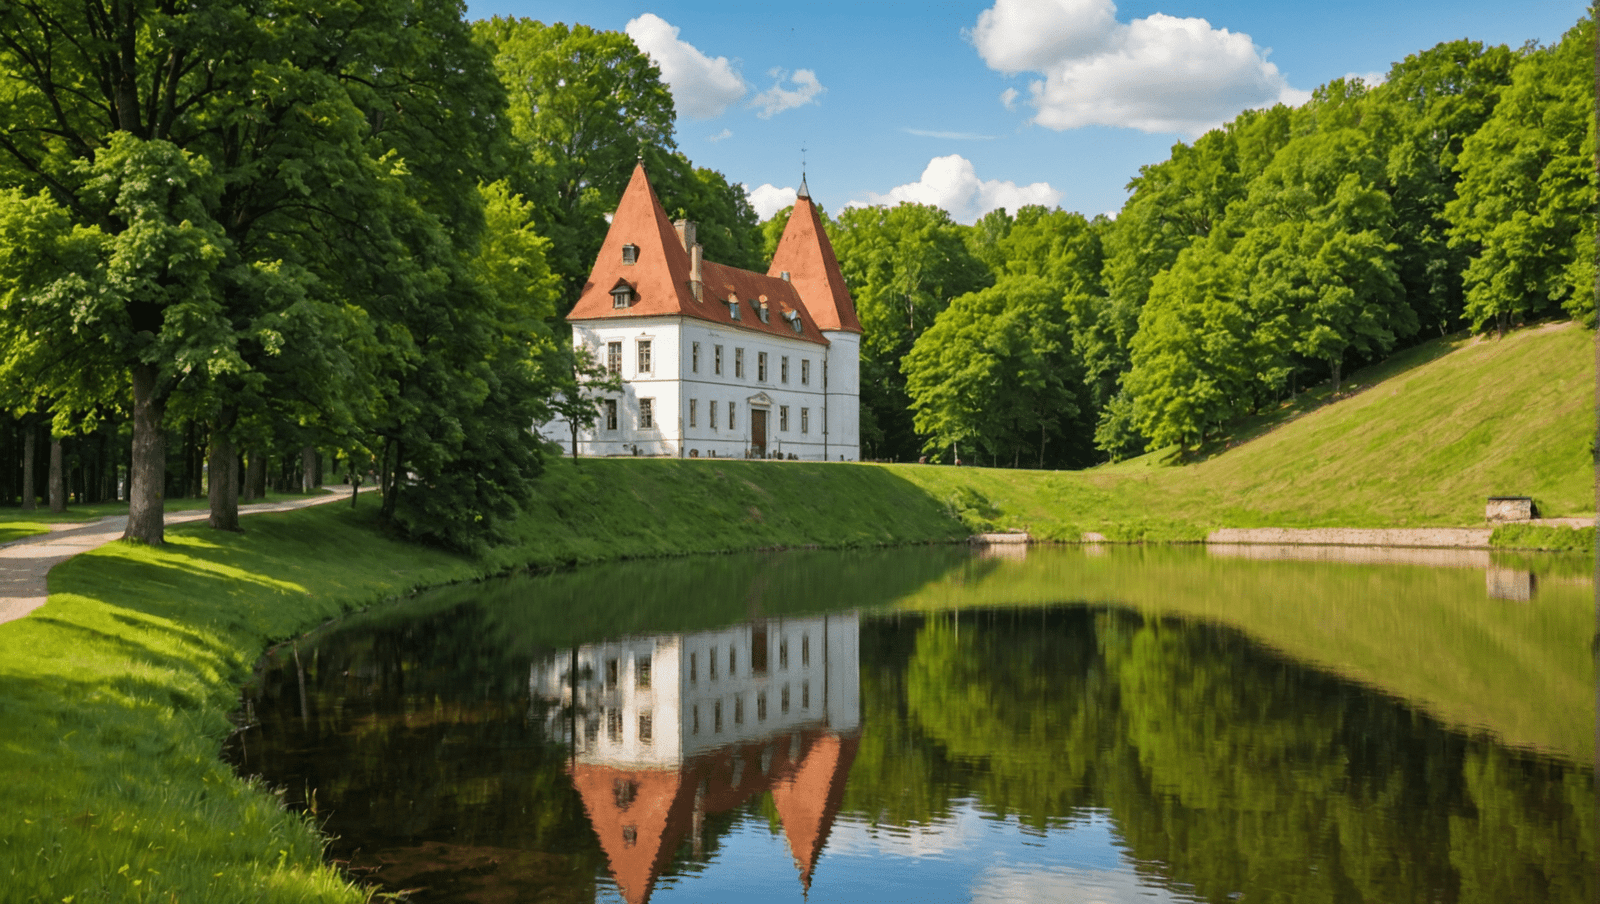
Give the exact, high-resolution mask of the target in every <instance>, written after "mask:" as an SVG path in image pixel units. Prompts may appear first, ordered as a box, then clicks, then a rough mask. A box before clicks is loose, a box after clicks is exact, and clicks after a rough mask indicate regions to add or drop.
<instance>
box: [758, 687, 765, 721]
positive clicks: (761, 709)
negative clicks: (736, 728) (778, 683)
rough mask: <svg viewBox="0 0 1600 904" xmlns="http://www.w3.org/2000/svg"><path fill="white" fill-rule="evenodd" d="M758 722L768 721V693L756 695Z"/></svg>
mask: <svg viewBox="0 0 1600 904" xmlns="http://www.w3.org/2000/svg"><path fill="white" fill-rule="evenodd" d="M756 721H757V722H765V721H767V693H766V691H762V692H761V693H759V694H756Z"/></svg>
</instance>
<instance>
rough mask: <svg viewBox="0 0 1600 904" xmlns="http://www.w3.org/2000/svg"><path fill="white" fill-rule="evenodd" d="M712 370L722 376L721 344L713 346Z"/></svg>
mask: <svg viewBox="0 0 1600 904" xmlns="http://www.w3.org/2000/svg"><path fill="white" fill-rule="evenodd" d="M711 372H712V373H714V374H716V375H717V376H719V377H720V376H722V346H720V345H714V346H712V347H711Z"/></svg>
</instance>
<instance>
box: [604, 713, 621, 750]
mask: <svg viewBox="0 0 1600 904" xmlns="http://www.w3.org/2000/svg"><path fill="white" fill-rule="evenodd" d="M606 737H607V738H610V739H611V743H613V744H621V743H622V710H620V709H611V710H607V711H606Z"/></svg>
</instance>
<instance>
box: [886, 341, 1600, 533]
mask: <svg viewBox="0 0 1600 904" xmlns="http://www.w3.org/2000/svg"><path fill="white" fill-rule="evenodd" d="M1593 342H1594V334H1593V333H1591V332H1589V331H1587V330H1584V329H1582V328H1581V327H1579V326H1578V325H1576V324H1572V323H1563V324H1554V325H1548V326H1542V327H1537V328H1533V329H1528V330H1523V331H1519V332H1516V333H1512V334H1510V335H1507V336H1506V337H1505V338H1504V339H1499V340H1496V339H1482V338H1479V339H1444V340H1438V341H1436V342H1432V343H1428V344H1426V345H1423V346H1420V347H1418V348H1416V349H1413V350H1411V351H1408V352H1406V353H1404V354H1402V355H1398V356H1396V357H1395V358H1393V359H1391V360H1389V361H1387V362H1385V363H1384V364H1382V365H1379V366H1377V367H1374V368H1369V369H1368V370H1366V371H1363V372H1360V373H1357V374H1355V375H1354V376H1353V378H1352V380H1351V383H1350V384H1349V385H1348V386H1347V390H1348V392H1347V394H1346V395H1345V396H1344V397H1341V398H1340V399H1338V400H1337V401H1332V402H1329V401H1328V400H1327V399H1326V398H1325V393H1324V394H1323V395H1321V396H1319V395H1318V394H1308V395H1306V396H1303V397H1302V398H1301V399H1299V400H1298V401H1297V402H1296V403H1292V404H1289V405H1286V406H1284V407H1283V408H1282V409H1280V410H1278V411H1276V412H1272V413H1270V414H1268V415H1266V416H1264V417H1262V418H1258V419H1256V420H1254V421H1252V422H1247V423H1245V424H1242V425H1241V426H1240V427H1239V429H1238V431H1237V432H1236V434H1235V435H1236V437H1238V438H1237V439H1236V440H1235V441H1234V442H1233V443H1232V444H1231V445H1232V448H1224V449H1223V450H1221V451H1219V452H1217V453H1216V454H1214V455H1212V456H1211V457H1210V458H1208V459H1206V460H1203V461H1199V462H1196V463H1193V464H1187V465H1183V466H1175V465H1173V464H1172V463H1171V457H1172V456H1171V452H1170V451H1165V452H1157V453H1152V454H1150V455H1146V456H1143V457H1141V458H1138V459H1134V460H1132V461H1128V462H1123V463H1121V464H1117V465H1111V466H1107V467H1103V468H1097V469H1094V470H1091V471H1085V472H1079V473H1065V472H1063V473H1048V472H1019V471H984V470H981V469H956V468H937V467H915V466H902V467H900V468H896V469H895V470H896V472H897V473H900V474H902V475H903V476H905V477H906V479H908V480H910V481H912V482H914V483H916V484H918V485H919V486H922V487H923V488H924V489H926V490H927V491H928V492H929V493H930V494H931V495H933V496H935V497H937V498H939V499H942V500H946V501H947V502H949V503H951V504H953V505H955V506H956V507H957V508H958V509H959V510H960V511H961V512H962V514H963V515H964V517H965V518H966V519H967V520H968V522H969V523H971V524H973V525H975V526H989V525H992V526H1001V527H1026V528H1029V529H1031V530H1033V531H1034V532H1035V533H1036V534H1039V535H1041V536H1046V537H1057V538H1061V539H1071V538H1076V537H1077V536H1078V535H1079V534H1081V532H1083V531H1090V530H1092V531H1099V532H1101V533H1104V534H1106V535H1107V536H1108V537H1111V538H1113V539H1140V538H1147V539H1169V540H1185V539H1188V540H1198V539H1201V538H1202V537H1203V536H1204V535H1205V534H1206V532H1207V531H1209V530H1211V529H1213V528H1217V527H1224V526H1226V527H1268V526H1281V527H1311V526H1324V527H1407V526H1422V525H1454V526H1469V525H1477V524H1481V523H1482V522H1483V504H1484V498H1485V497H1487V496H1492V495H1522V496H1526V495H1531V496H1533V497H1535V498H1536V499H1538V500H1539V502H1540V503H1541V508H1542V509H1543V511H1544V513H1545V514H1547V515H1551V516H1566V515H1583V514H1587V513H1589V512H1592V511H1593V508H1594V503H1593V499H1594V496H1593V480H1594V471H1593V466H1592V464H1591V462H1590V458H1589V455H1590V452H1589V450H1590V444H1591V442H1592V438H1593V436H1594V408H1593V404H1594V402H1593V400H1594V363H1593V361H1594V359H1593Z"/></svg>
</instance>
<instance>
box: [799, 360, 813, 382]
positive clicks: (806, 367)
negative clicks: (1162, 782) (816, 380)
mask: <svg viewBox="0 0 1600 904" xmlns="http://www.w3.org/2000/svg"><path fill="white" fill-rule="evenodd" d="M800 385H802V386H810V385H811V359H810V358H801V359H800Z"/></svg>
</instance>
